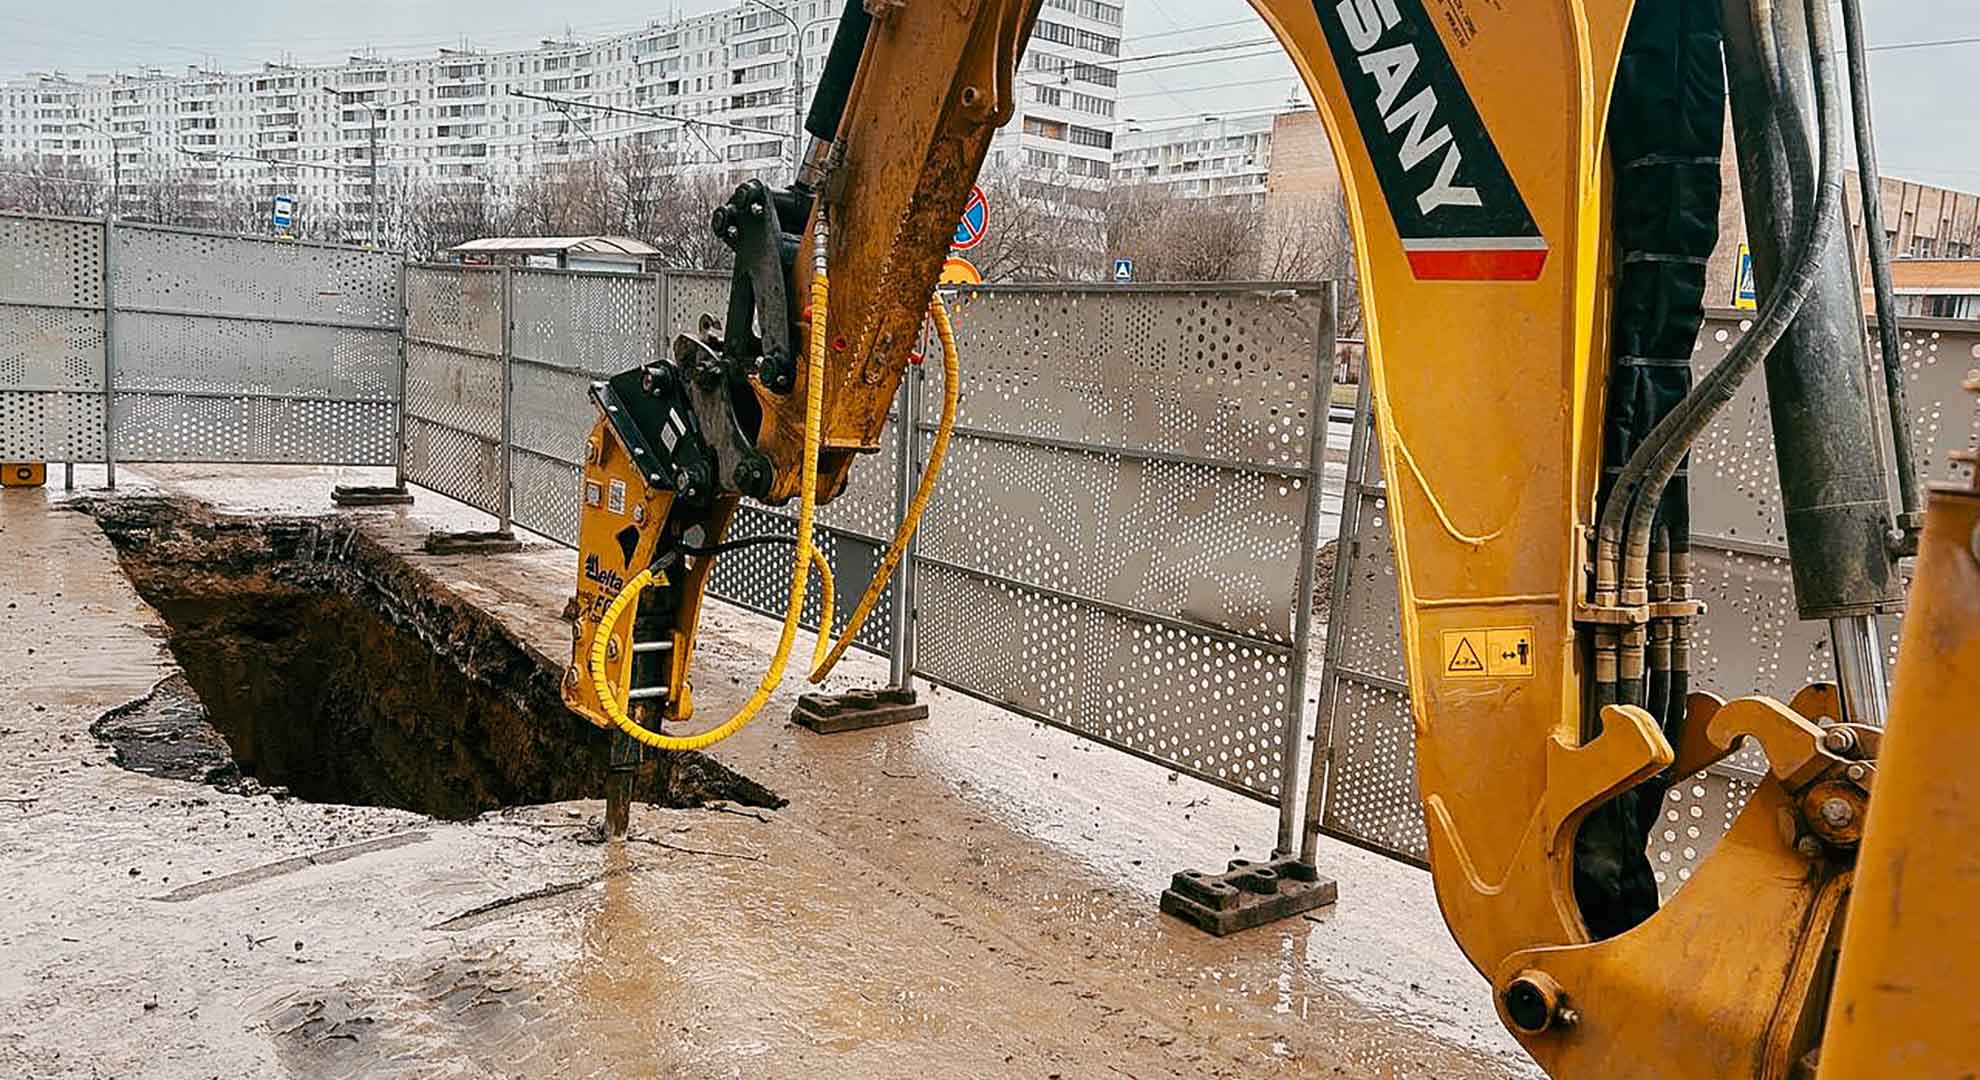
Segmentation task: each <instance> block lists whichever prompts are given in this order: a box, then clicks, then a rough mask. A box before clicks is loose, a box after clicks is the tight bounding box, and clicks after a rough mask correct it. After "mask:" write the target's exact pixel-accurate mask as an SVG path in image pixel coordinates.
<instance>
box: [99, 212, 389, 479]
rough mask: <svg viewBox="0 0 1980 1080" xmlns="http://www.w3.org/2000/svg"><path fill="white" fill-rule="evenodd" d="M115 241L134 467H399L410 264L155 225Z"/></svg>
mask: <svg viewBox="0 0 1980 1080" xmlns="http://www.w3.org/2000/svg"><path fill="white" fill-rule="evenodd" d="M111 237H112V240H111V250H110V271H109V285H110V295H111V297H112V301H113V305H114V308H115V310H114V312H113V314H112V316H111V318H112V327H111V332H112V343H113V350H114V352H113V364H112V369H111V370H112V379H113V383H112V385H113V387H114V393H113V394H112V396H111V418H110V420H111V424H110V428H111V438H112V440H113V442H114V452H115V453H116V455H117V456H118V457H119V458H120V459H123V460H129V461H226V462H236V463H239V462H266V463H274V462H280V463H290V462H307V463H315V464H331V465H389V464H392V463H393V462H394V461H396V460H397V453H396V448H395V446H394V443H395V442H396V433H397V421H398V399H399V346H400V327H399V319H400V298H399V258H398V256H396V255H393V254H390V253H386V252H377V251H366V250H362V249H358V248H349V247H339V246H333V245H328V244H313V243H300V242H291V241H276V240H272V239H262V238H256V237H242V236H221V235H215V234H211V233H202V232H193V231H189V230H183V229H172V228H164V227H160V226H154V225H127V224H120V225H118V226H117V227H116V228H115V229H114V230H112V232H111Z"/></svg>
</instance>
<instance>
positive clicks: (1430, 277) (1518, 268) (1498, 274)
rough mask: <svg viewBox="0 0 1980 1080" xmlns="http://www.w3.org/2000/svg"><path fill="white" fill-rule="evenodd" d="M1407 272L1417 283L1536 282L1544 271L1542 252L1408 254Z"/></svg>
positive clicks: (1476, 251)
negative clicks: (1408, 271)
mask: <svg viewBox="0 0 1980 1080" xmlns="http://www.w3.org/2000/svg"><path fill="white" fill-rule="evenodd" d="M1408 254H1409V268H1410V271H1411V272H1412V273H1414V274H1415V275H1416V277H1417V280H1419V281H1538V280H1540V272H1541V271H1542V270H1544V269H1546V267H1547V252H1546V251H1545V250H1544V249H1542V250H1513V251H1504V250H1498V251H1494V250H1489V249H1477V250H1472V251H1412V252H1409V253H1408Z"/></svg>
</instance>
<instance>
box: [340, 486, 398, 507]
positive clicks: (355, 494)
mask: <svg viewBox="0 0 1980 1080" xmlns="http://www.w3.org/2000/svg"><path fill="white" fill-rule="evenodd" d="M330 501H331V502H333V503H336V504H337V505H338V506H411V505H412V501H413V497H412V492H410V491H407V490H406V489H405V488H403V487H363V486H359V485H353V484H338V485H337V486H336V487H334V488H331V489H330Z"/></svg>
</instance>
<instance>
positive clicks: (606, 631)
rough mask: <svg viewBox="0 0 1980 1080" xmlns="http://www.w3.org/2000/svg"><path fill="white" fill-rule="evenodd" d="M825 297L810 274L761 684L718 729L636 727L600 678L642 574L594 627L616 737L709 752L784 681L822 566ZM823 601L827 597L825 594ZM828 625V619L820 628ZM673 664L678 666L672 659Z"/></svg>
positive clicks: (604, 701)
mask: <svg viewBox="0 0 1980 1080" xmlns="http://www.w3.org/2000/svg"><path fill="white" fill-rule="evenodd" d="M825 228H826V225H825V213H824V211H823V210H822V209H821V210H820V211H819V215H818V232H817V244H818V251H819V253H820V257H821V258H822V255H823V252H824V249H825ZM829 300H830V295H829V293H828V292H827V290H826V282H825V275H824V273H822V272H819V273H814V274H813V275H812V279H811V311H812V316H811V343H810V346H811V347H810V363H809V365H808V367H807V369H806V371H805V392H804V464H803V474H802V477H801V479H800V482H799V485H798V527H797V557H796V559H795V561H794V562H793V563H792V564H791V597H790V603H789V605H788V606H787V607H786V608H785V609H784V630H783V633H782V634H781V635H779V636H778V638H777V651H776V653H775V654H774V655H772V656H771V658H770V670H769V671H766V672H764V673H763V680H762V681H761V682H759V683H758V684H757V686H756V693H754V694H751V695H750V698H749V700H748V701H746V702H744V703H743V707H742V708H741V709H739V710H737V711H736V714H735V715H734V716H731V717H730V718H729V719H728V720H727V721H726V722H725V723H723V724H722V725H721V726H720V727H715V728H711V729H709V730H707V731H704V732H702V733H701V734H699V735H686V736H674V735H662V734H660V733H659V732H656V731H649V730H647V729H646V728H644V727H642V726H640V724H639V723H638V722H637V721H635V720H634V719H633V718H632V717H631V715H629V714H628V713H627V711H626V709H625V707H624V706H622V705H620V704H619V694H618V692H617V691H616V690H614V689H613V688H612V683H611V680H610V679H607V678H606V677H605V651H606V647H607V645H608V644H609V643H610V641H611V640H612V634H613V633H614V632H615V630H616V628H617V626H618V622H619V619H620V618H622V617H623V616H624V615H625V612H626V609H627V608H629V607H630V606H631V605H632V602H633V601H634V600H636V599H638V597H639V594H640V593H641V592H643V591H645V589H646V587H647V586H648V585H651V584H652V583H653V572H652V571H651V570H642V571H640V572H639V573H638V574H636V575H634V576H633V579H632V580H631V581H628V582H626V587H625V588H623V589H621V590H619V595H618V596H616V597H614V598H613V600H612V603H611V606H609V607H607V608H606V609H605V616H604V618H603V619H601V620H600V621H599V627H598V637H597V640H596V641H594V642H593V643H592V646H591V665H590V666H591V682H592V687H593V689H595V690H596V691H597V692H598V703H599V705H600V706H601V707H602V708H604V710H605V714H606V715H607V716H609V717H611V718H612V722H613V723H614V724H617V725H618V727H619V730H620V731H623V732H625V733H626V734H627V735H629V736H631V737H633V738H635V739H638V740H639V741H640V742H642V743H645V744H646V745H648V746H651V747H653V748H655V749H658V750H701V749H705V748H707V747H710V746H713V745H715V744H716V743H718V742H721V741H722V740H723V739H726V738H728V737H729V736H731V735H734V734H735V733H736V732H738V731H741V730H742V729H743V725H745V724H748V723H749V722H750V721H751V720H754V719H755V718H756V714H757V713H759V712H762V711H763V706H764V705H766V704H768V703H769V701H770V695H771V694H773V693H775V692H776V690H777V687H778V685H779V684H781V683H782V682H783V681H784V667H785V664H786V663H787V662H788V661H789V660H790V656H791V643H792V642H793V641H794V640H795V639H796V638H797V629H798V617H799V614H800V613H801V612H802V611H803V610H804V589H805V584H806V582H807V581H808V579H809V571H810V570H811V566H812V563H813V561H814V560H818V561H820V562H821V563H822V559H821V558H820V556H819V555H818V551H817V549H816V548H815V547H814V546H813V545H812V542H811V524H812V517H813V515H814V514H815V513H816V511H817V509H818V447H819V444H820V443H821V442H822V441H823V439H824V431H825V424H824V414H825V323H826V313H827V312H828V311H830V310H831V309H830V306H829ZM828 595H829V594H828ZM825 625H826V626H830V625H831V620H830V616H829V613H828V615H827V618H826V622H825ZM676 662H677V663H679V662H681V660H680V659H678V658H677V659H676Z"/></svg>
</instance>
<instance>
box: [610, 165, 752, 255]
mask: <svg viewBox="0 0 1980 1080" xmlns="http://www.w3.org/2000/svg"><path fill="white" fill-rule="evenodd" d="M734 187H735V185H734V184H732V183H730V182H729V181H728V180H727V179H726V178H724V177H719V176H714V175H709V174H698V175H690V176H682V175H680V174H678V173H674V174H668V175H664V176H662V177H660V178H659V180H658V181H657V182H656V183H655V184H654V187H653V191H652V193H651V196H650V198H649V200H648V203H647V210H646V213H647V215H648V220H649V223H650V228H651V231H650V232H646V233H635V234H634V236H635V238H637V239H640V240H644V241H646V242H647V243H649V244H652V245H653V246H654V248H655V249H657V250H658V251H659V252H660V261H661V262H662V263H663V264H664V265H666V266H670V267H675V268H678V269H682V270H726V269H728V268H729V267H730V266H732V265H734V263H735V254H734V253H733V252H731V251H730V250H729V249H728V246H727V245H725V244H723V243H722V241H721V240H720V239H719V238H717V237H716V235H715V230H714V227H713V226H711V225H710V224H709V215H710V214H712V213H713V212H714V210H715V207H717V206H719V205H721V204H722V203H723V202H725V201H726V200H727V199H728V198H729V193H730V192H731V191H732V190H733V189H734Z"/></svg>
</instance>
